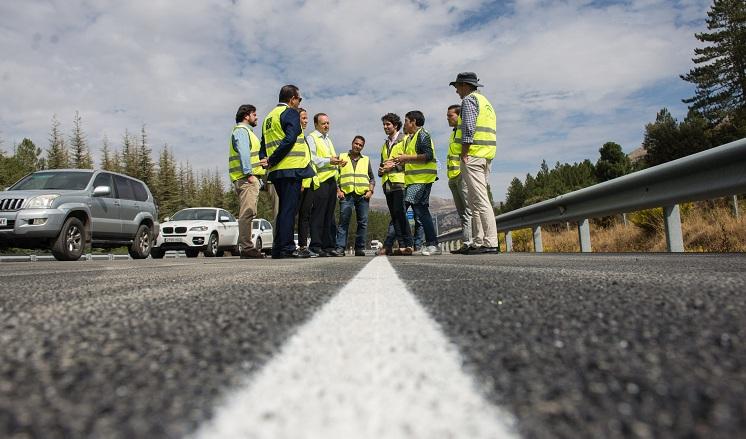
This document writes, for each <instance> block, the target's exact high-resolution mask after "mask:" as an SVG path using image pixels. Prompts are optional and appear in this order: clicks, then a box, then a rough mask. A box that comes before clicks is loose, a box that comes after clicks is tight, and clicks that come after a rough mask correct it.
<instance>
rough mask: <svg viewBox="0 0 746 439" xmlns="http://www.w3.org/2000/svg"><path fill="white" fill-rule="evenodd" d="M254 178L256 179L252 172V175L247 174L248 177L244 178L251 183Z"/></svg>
mask: <svg viewBox="0 0 746 439" xmlns="http://www.w3.org/2000/svg"><path fill="white" fill-rule="evenodd" d="M255 179H256V177H254V175H253V174H252V175H249V177H248V178H247V179H246V180H247V181H248V182H249V183H253V182H254V180H255Z"/></svg>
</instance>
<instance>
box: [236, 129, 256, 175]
mask: <svg viewBox="0 0 746 439" xmlns="http://www.w3.org/2000/svg"><path fill="white" fill-rule="evenodd" d="M232 137H233V140H232V141H233V149H234V150H235V151H236V152H238V157H239V160H241V172H243V175H245V176H246V177H248V179H249V181H251V177H252V174H253V173H252V172H251V146H250V142H251V140H249V133H248V132H247V131H246V130H245V129H237V130H235V131H233V136H232Z"/></svg>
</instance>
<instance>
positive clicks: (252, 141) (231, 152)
mask: <svg viewBox="0 0 746 439" xmlns="http://www.w3.org/2000/svg"><path fill="white" fill-rule="evenodd" d="M236 130H246V132H247V133H248V134H249V150H250V152H251V159H250V160H251V161H250V163H251V173H252V174H254V175H264V173H265V172H266V171H265V169H264V168H262V166H261V165H260V164H259V148H260V146H261V145H260V143H259V139H258V138H257V137H256V134H254V132H253V131H251V130H250V129H249V127H247V126H245V125H236V126H234V127H233V132H232V133H231V138H230V140H229V141H228V143H229V144H228V175H229V176H230V178H231V182H234V181H236V180H239V179H241V178H243V177H244V173H243V166H242V165H241V156H240V155H239V154H238V151H236V149H235V148H234V147H233V135H234V134H235V132H236Z"/></svg>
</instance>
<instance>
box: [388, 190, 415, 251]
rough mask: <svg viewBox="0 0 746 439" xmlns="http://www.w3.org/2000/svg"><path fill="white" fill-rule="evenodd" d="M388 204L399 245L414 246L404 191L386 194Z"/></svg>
mask: <svg viewBox="0 0 746 439" xmlns="http://www.w3.org/2000/svg"><path fill="white" fill-rule="evenodd" d="M386 204H387V205H388V206H389V214H391V224H393V226H394V235H395V237H396V240H397V241H398V242H399V247H400V248H404V247H412V245H413V244H412V229H411V228H410V227H409V220H407V210H406V207H405V204H404V191H403V190H400V191H393V192H389V193H387V194H386Z"/></svg>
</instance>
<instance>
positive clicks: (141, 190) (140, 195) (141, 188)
mask: <svg viewBox="0 0 746 439" xmlns="http://www.w3.org/2000/svg"><path fill="white" fill-rule="evenodd" d="M130 185H132V190H133V191H134V192H135V200H137V201H147V200H148V191H147V190H146V189H145V185H144V184H142V183H140V182H139V181H135V180H130Z"/></svg>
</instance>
